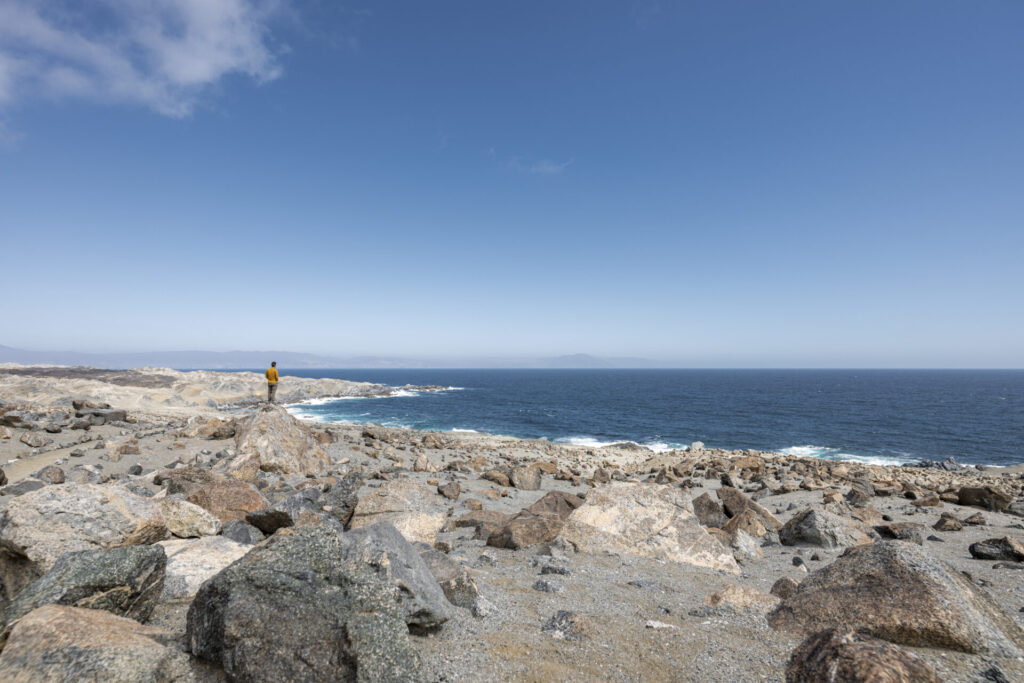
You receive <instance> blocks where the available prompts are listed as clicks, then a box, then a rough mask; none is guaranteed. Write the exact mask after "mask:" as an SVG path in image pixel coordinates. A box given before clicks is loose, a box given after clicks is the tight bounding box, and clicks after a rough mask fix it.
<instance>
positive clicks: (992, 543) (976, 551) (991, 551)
mask: <svg viewBox="0 0 1024 683" xmlns="http://www.w3.org/2000/svg"><path fill="white" fill-rule="evenodd" d="M968 550H970V551H971V555H972V556H973V557H974V558H976V559H979V560H1008V561H1010V562H1024V543H1021V542H1020V541H1018V540H1017V539H1015V538H1010V537H1009V536H1003V537H1002V538H990V539H988V540H987V541H979V542H978V543H972V544H971V546H970V548H968Z"/></svg>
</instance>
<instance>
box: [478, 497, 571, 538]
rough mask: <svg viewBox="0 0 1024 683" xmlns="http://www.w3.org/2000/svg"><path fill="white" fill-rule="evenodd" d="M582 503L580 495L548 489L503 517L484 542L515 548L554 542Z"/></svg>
mask: <svg viewBox="0 0 1024 683" xmlns="http://www.w3.org/2000/svg"><path fill="white" fill-rule="evenodd" d="M582 504H583V499H582V498H580V497H579V496H575V495H573V494H571V493H565V492H564V491H549V492H548V493H546V494H544V496H542V497H541V498H540V500H538V501H536V502H535V503H533V504H532V505H529V506H527V507H525V508H523V509H522V510H520V511H519V512H518V513H516V514H514V515H512V516H511V517H506V518H504V519H502V520H501V522H500V526H498V527H497V528H495V529H494V530H493V531H492V532H491V534H490V535H489V536H487V545H490V546H494V547H496V548H510V549H512V550H518V549H520V548H525V547H527V546H530V545H533V544H535V543H544V542H546V541H553V540H555V538H557V537H558V534H559V532H560V531H561V530H562V526H563V525H564V524H565V520H566V519H568V517H569V515H570V514H571V513H572V511H573V510H575V509H577V508H578V507H579V506H580V505H582ZM483 512H484V511H483V510H481V511H480V512H478V513H475V514H477V515H479V514H481V513H483Z"/></svg>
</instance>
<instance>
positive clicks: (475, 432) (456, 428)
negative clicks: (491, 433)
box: [451, 427, 480, 434]
mask: <svg viewBox="0 0 1024 683" xmlns="http://www.w3.org/2000/svg"><path fill="white" fill-rule="evenodd" d="M451 431H453V432H461V433H463V434H479V433H480V432H478V431H477V430H475V429H459V428H458V427H455V428H454V429H452V430H451Z"/></svg>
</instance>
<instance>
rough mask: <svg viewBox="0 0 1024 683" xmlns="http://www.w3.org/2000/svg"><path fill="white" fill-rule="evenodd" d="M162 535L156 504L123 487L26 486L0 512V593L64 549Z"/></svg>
mask: <svg viewBox="0 0 1024 683" xmlns="http://www.w3.org/2000/svg"><path fill="white" fill-rule="evenodd" d="M166 536H167V527H166V526H165V525H164V521H163V517H162V515H161V514H160V506H159V504H158V503H157V502H156V501H153V500H150V499H148V498H144V497H142V496H137V495H135V494H134V493H130V492H128V491H126V490H125V489H122V488H119V487H114V486H97V485H94V484H56V485H53V486H46V487H44V488H41V489H38V490H36V491H31V492H29V493H26V494H25V495H23V496H19V497H17V498H15V499H14V500H12V501H10V502H9V503H8V504H7V507H6V508H5V509H4V510H3V511H2V512H0V547H2V548H3V552H0V582H2V586H3V589H4V593H5V598H6V600H9V599H10V598H11V597H12V596H13V595H15V594H16V593H17V592H18V591H20V590H21V589H22V588H24V587H25V586H27V585H28V584H29V583H31V582H32V581H34V580H36V579H37V578H39V577H40V576H42V574H43V573H44V572H46V571H48V570H49V569H50V568H51V567H52V566H53V564H54V562H56V561H57V558H59V557H60V556H61V555H62V554H63V553H66V552H68V551H71V550H107V549H110V548H117V547H120V546H125V545H137V544H147V543H155V542H156V541H159V540H161V539H163V538H165V537H166ZM6 600H5V601H4V603H5V604H6Z"/></svg>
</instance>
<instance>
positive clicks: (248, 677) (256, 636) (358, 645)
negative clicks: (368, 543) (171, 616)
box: [187, 525, 425, 681]
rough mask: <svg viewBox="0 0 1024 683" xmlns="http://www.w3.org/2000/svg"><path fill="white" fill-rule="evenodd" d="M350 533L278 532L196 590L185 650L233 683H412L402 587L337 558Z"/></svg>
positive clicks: (317, 529) (413, 661)
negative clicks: (218, 668) (293, 682)
mask: <svg viewBox="0 0 1024 683" xmlns="http://www.w3.org/2000/svg"><path fill="white" fill-rule="evenodd" d="M348 536H349V534H337V533H335V532H334V531H333V530H332V529H330V528H328V527H325V526H322V525H320V526H304V527H297V528H295V529H285V530H282V531H281V532H279V533H278V534H276V535H274V536H273V537H271V538H269V539H268V540H267V541H266V542H264V543H262V544H260V545H258V546H256V547H255V548H253V549H252V550H251V551H250V552H249V553H248V554H247V555H246V556H245V557H243V558H242V559H240V560H238V561H237V562H235V563H234V564H232V565H231V566H229V567H227V568H226V569H224V570H223V571H221V572H220V573H219V574H217V575H216V576H215V577H213V578H212V579H210V580H209V581H207V582H206V583H205V584H203V586H202V587H201V588H200V589H199V593H198V594H197V595H196V597H195V599H194V600H193V602H192V605H191V607H190V608H189V611H188V626H187V639H188V643H189V646H190V648H191V651H192V652H193V653H194V654H195V655H197V656H199V657H202V658H204V659H208V660H211V661H213V662H217V663H219V664H221V665H222V666H223V667H224V670H225V672H226V673H227V675H228V676H229V677H230V678H231V679H232V680H241V681H285V680H309V681H327V680H356V679H357V678H358V679H359V680H390V681H419V680H423V679H424V678H425V672H424V671H423V670H422V665H421V662H420V659H419V656H418V655H417V653H416V650H415V649H414V648H413V647H412V644H411V643H410V641H409V635H408V627H407V626H406V620H405V617H406V613H405V610H404V608H403V606H402V602H401V590H400V589H399V588H398V587H397V586H395V585H393V584H392V583H390V582H388V581H385V580H383V579H381V578H380V577H379V576H378V574H377V572H376V571H375V570H374V568H373V567H370V566H368V565H367V564H366V563H365V562H362V561H360V560H353V559H351V558H347V557H346V552H345V548H346V546H347V543H346V539H347V537H348Z"/></svg>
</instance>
